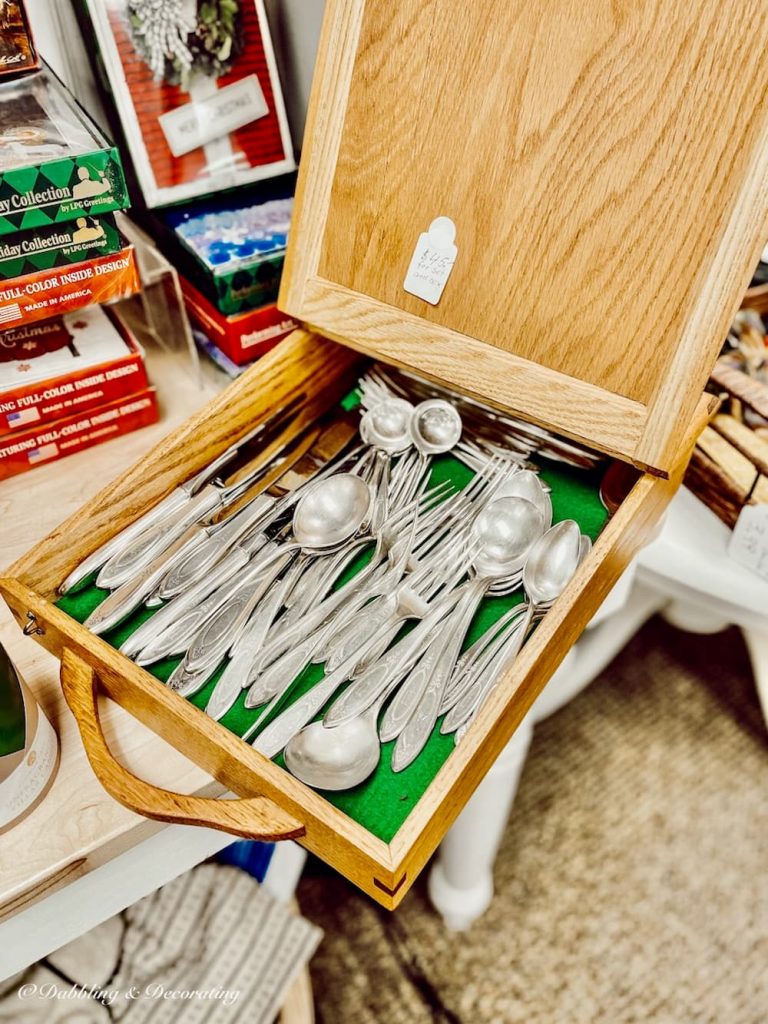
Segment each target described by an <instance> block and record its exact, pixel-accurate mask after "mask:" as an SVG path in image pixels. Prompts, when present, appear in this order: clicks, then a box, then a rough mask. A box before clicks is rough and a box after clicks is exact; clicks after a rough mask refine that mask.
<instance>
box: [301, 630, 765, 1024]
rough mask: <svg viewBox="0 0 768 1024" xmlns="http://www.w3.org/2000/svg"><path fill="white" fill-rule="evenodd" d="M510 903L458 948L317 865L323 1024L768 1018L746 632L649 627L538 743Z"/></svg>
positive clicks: (759, 762)
mask: <svg viewBox="0 0 768 1024" xmlns="http://www.w3.org/2000/svg"><path fill="white" fill-rule="evenodd" d="M496 886H497V895H496V898H495V900H494V903H493V905H492V907H491V909H490V910H489V912H488V913H487V914H486V915H485V916H484V917H483V918H482V919H481V920H480V921H479V922H478V923H477V924H476V925H475V926H474V927H473V928H472V930H471V931H469V932H467V933H464V934H463V935H450V934H448V933H447V932H446V931H445V930H444V929H443V928H442V927H441V923H440V921H439V919H438V918H437V916H436V915H435V913H434V912H433V910H432V909H431V907H430V905H429V904H428V902H427V899H426V892H425V884H424V878H423V877H422V879H421V880H420V881H419V883H417V885H416V887H415V890H414V891H413V892H412V893H411V894H410V895H409V896H408V897H407V898H406V900H405V901H404V903H403V905H402V907H401V908H400V909H399V910H398V911H397V912H396V913H395V914H394V915H389V914H387V913H386V912H385V911H383V910H379V909H378V908H377V907H376V906H374V904H373V903H371V902H370V901H369V900H367V899H366V898H365V897H363V896H361V895H359V894H358V892H357V891H356V890H355V889H353V888H352V887H351V886H350V885H348V884H347V883H345V882H344V881H343V880H341V879H340V878H338V876H335V875H333V874H331V873H330V872H328V871H327V870H326V869H323V868H322V867H321V866H319V865H316V864H313V865H312V867H311V869H310V873H308V874H307V875H306V876H305V879H304V881H303V882H302V885H301V888H300V892H299V896H300V902H301V907H302V910H303V912H304V913H305V914H306V915H307V916H308V917H309V918H310V919H311V920H312V921H315V922H317V923H318V924H319V925H321V926H322V928H324V929H325V932H326V937H325V939H324V940H323V942H322V944H321V947H320V950H319V951H318V953H317V954H316V955H315V958H314V960H313V963H312V980H313V987H314V992H315V1001H316V1009H317V1015H318V1020H319V1021H320V1022H321V1024H368V1022H375V1024H401V1022H402V1024H422V1022H427V1021H430V1022H431V1021H440V1022H443V1021H444V1022H461V1024H485V1022H493V1024H497V1022H503V1024H517V1022H521V1024H523V1022H524V1024H581V1022H584V1024H597V1022H600V1024H602V1022H604V1024H629V1022H634V1021H658V1022H662V1024H708V1022H712V1024H715V1022H716V1024H766V1022H768V745H767V744H766V732H765V726H764V724H763V721H762V717H761V714H760V710H759V706H758V704H757V697H756V695H755V692H754V687H753V684H752V680H751V676H750V673H749V666H748V662H747V659H746V654H745V651H744V647H743V644H742V641H741V638H740V636H739V634H738V633H737V632H736V631H731V632H729V633H726V634H722V635H720V636H717V637H693V636H690V635H686V634H683V633H679V632H677V631H675V630H673V629H671V628H670V627H668V626H666V625H665V624H664V623H662V622H660V621H654V622H652V623H650V624H649V625H648V626H646V627H645V629H644V630H643V631H642V632H641V633H640V634H639V635H638V636H637V637H636V638H635V640H634V641H633V642H632V643H631V645H630V646H629V647H628V648H626V650H625V651H624V652H622V654H621V655H620V656H619V658H618V659H617V660H616V661H615V662H614V663H613V664H612V665H611V666H610V667H609V668H608V669H607V670H606V672H605V673H604V674H603V675H602V676H601V677H600V678H599V679H598V680H597V681H596V682H595V683H594V684H593V685H592V686H591V687H590V688H589V689H588V690H587V691H586V692H585V693H583V694H582V695H581V696H580V697H578V698H577V699H576V700H575V701H573V702H572V703H571V704H570V705H568V706H567V707H566V708H564V709H563V710H562V711H561V712H559V713H558V714H557V715H555V716H554V717H552V718H551V719H549V720H548V721H546V722H543V723H542V724H541V725H540V726H539V727H538V728H537V730H536V734H535V738H534V743H533V748H532V751H531V754H530V757H529V760H528V762H527V764H526V767H525V772H524V775H523V779H522V783H521V786H520V790H519V793H518V797H517V802H516V804H515V807H514V811H513V816H512V819H511V822H510V825H509V827H508V830H507V833H506V836H505V839H504V844H503V847H502V850H501V853H500V855H499V859H498V862H497V870H496Z"/></svg>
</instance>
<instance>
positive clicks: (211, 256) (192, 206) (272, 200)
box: [141, 174, 296, 316]
mask: <svg viewBox="0 0 768 1024" xmlns="http://www.w3.org/2000/svg"><path fill="white" fill-rule="evenodd" d="M295 187H296V178H295V175H293V174H288V175H282V176H281V177H279V178H275V179H274V180H272V181H264V182H259V183H258V184H256V185H251V186H248V187H247V188H239V189H235V190H234V191H233V192H228V193H225V194H224V195H220V196H210V197H208V198H206V199H201V200H200V199H198V200H194V201H191V202H188V203H182V204H180V205H179V206H173V207H169V208H167V209H162V210H150V211H145V212H143V214H142V215H141V220H142V223H143V226H144V227H145V229H146V230H147V231H148V232H149V233H150V234H151V235H152V237H153V238H154V239H155V241H156V242H157V245H158V247H159V248H160V250H161V251H162V252H163V254H164V255H165V257H166V258H167V259H168V260H169V261H170V262H171V263H173V265H174V266H175V267H176V268H177V269H178V270H179V272H180V273H181V274H182V275H183V276H184V277H185V278H186V279H187V280H188V281H190V282H191V283H192V284H193V286H194V287H195V288H196V289H197V290H198V291H199V292H201V293H202V294H203V295H204V296H205V298H206V299H207V300H208V301H209V302H210V303H211V304H212V305H214V306H215V307H216V308H217V309H218V310H219V312H220V313H222V314H223V315H224V316H234V315H237V314H238V313H241V312H246V311H248V310H249V309H256V308H258V307H259V306H264V305H267V304H269V303H271V302H274V301H275V300H276V299H277V293H278V289H279V286H280V275H281V273H282V269H283V263H284V260H285V239H286V238H287V234H288V221H289V219H290V214H289V207H290V209H292V206H293V193H294V190H295ZM264 208H271V209H278V210H281V211H282V214H281V222H280V225H279V227H280V229H281V231H280V237H279V238H273V239H272V240H271V241H270V242H269V246H270V248H269V249H265V250H264V251H261V252H259V251H258V246H259V243H260V239H259V238H258V237H256V236H257V234H258V233H259V232H260V233H262V234H264V233H265V232H264V231H263V229H260V228H258V227H257V223H258V221H259V218H260V216H261V215H260V213H259V211H260V210H262V209H264ZM249 224H250V225H251V226H253V228H254V230H253V231H252V232H251V231H249V230H245V228H246V225H249ZM264 241H266V240H264ZM238 250H239V252H238ZM248 250H254V251H250V252H248ZM219 259H222V260H223V262H217V261H218V260H219Z"/></svg>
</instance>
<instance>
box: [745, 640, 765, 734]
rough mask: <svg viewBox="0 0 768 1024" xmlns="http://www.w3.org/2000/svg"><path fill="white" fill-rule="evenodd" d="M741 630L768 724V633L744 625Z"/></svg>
mask: <svg viewBox="0 0 768 1024" xmlns="http://www.w3.org/2000/svg"><path fill="white" fill-rule="evenodd" d="M741 632H742V635H743V637H744V643H745V644H746V645H747V651H748V652H749V658H750V661H751V662H752V674H753V675H754V677H755V688H756V690H757V696H758V699H759V700H760V707H761V708H762V709H763V718H764V719H765V721H766V724H768V633H758V632H757V630H755V629H745V628H744V627H743V626H742V629H741Z"/></svg>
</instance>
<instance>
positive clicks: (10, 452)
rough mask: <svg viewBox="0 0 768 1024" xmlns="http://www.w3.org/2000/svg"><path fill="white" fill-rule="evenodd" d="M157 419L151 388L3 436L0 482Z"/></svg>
mask: <svg viewBox="0 0 768 1024" xmlns="http://www.w3.org/2000/svg"><path fill="white" fill-rule="evenodd" d="M158 419H159V413H158V408H157V397H156V395H155V391H154V388H148V389H146V390H144V391H140V392H139V393H138V394H135V395H127V396H126V397H124V398H120V399H118V400H117V401H115V402H108V403H107V404H106V405H100V406H97V408H95V409H92V410H91V411H90V412H88V413H85V414H80V413H79V414H78V415H76V416H68V417H66V418H65V419H62V420H56V421H54V422H53V423H49V424H46V425H44V426H38V427H35V429H34V430H28V431H25V432H24V433H23V434H14V435H13V436H12V437H4V438H2V439H0V480H6V479H8V477H11V476H16V475H17V474H18V473H25V472H26V471H27V470H28V469H34V468H35V467H36V466H42V465H45V464H46V463H48V462H56V461H57V460H58V459H63V458H65V457H66V456H67V455H74V453H75V452H80V451H83V450H84V449H86V448H92V447H93V445H96V444H101V443H102V442H103V441H110V440H112V438H114V437H119V436H120V435H121V434H128V433H130V432H131V431H132V430H138V429H139V427H146V426H149V424H150V423H156V422H157V420H158Z"/></svg>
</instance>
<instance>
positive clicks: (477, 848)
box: [429, 719, 533, 932]
mask: <svg viewBox="0 0 768 1024" xmlns="http://www.w3.org/2000/svg"><path fill="white" fill-rule="evenodd" d="M532 734H533V725H532V724H531V723H530V722H529V720H528V719H525V720H524V721H523V722H522V724H521V725H520V727H519V728H518V730H517V732H516V733H515V735H514V736H513V737H512V739H511V740H510V742H509V743H508V744H507V746H506V747H505V749H504V751H503V753H502V754H501V756H500V757H499V758H498V760H497V761H496V763H495V764H494V766H493V768H491V770H490V771H489V772H488V774H487V775H486V777H485V778H484V779H483V781H482V782H481V783H480V785H479V786H478V788H477V790H476V792H475V794H474V796H473V797H472V799H471V800H470V801H469V803H468V804H467V806H466V807H465V808H464V810H463V811H462V812H461V814H460V815H459V817H458V818H457V819H456V822H455V824H454V826H453V828H452V829H451V830H450V831H449V832H448V834H447V835H446V837H445V839H444V840H443V842H442V844H441V845H440V850H439V852H438V855H437V859H436V861H435V863H434V865H433V866H432V870H431V872H430V875H429V896H430V899H431V900H432V903H433V904H434V905H435V907H436V908H437V910H438V912H439V913H440V915H441V916H442V918H443V921H444V922H445V926H446V928H448V929H449V931H457V932H458V931H464V930H465V929H467V928H469V926H470V925H471V924H472V923H473V922H474V921H475V920H477V918H478V917H480V915H481V914H483V913H485V911H486V910H487V909H488V907H489V905H490V902H491V899H492V898H493V862H494V860H495V859H496V854H497V852H498V849H499V844H500V843H501V838H502V836H503V834H504V829H505V827H506V824H507V818H508V817H509V812H510V810H511V808H512V801H513V800H514V798H515V793H516V791H517V784H518V781H519V779H520V773H521V772H522V770H523V765H524V764H525V758H526V755H527V753H528V747H529V745H530V742H531V736H532Z"/></svg>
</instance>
